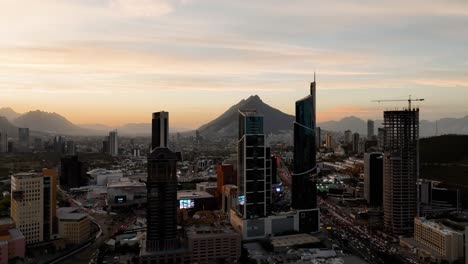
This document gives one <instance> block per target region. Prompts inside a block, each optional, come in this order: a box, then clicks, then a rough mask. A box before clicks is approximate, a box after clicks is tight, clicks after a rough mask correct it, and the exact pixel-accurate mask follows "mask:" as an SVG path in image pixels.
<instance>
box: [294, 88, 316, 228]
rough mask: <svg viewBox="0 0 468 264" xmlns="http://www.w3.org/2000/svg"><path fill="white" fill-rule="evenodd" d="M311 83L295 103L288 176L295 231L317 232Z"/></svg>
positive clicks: (314, 105)
mask: <svg viewBox="0 0 468 264" xmlns="http://www.w3.org/2000/svg"><path fill="white" fill-rule="evenodd" d="M315 109H316V93H315V81H314V82H312V83H311V85H310V94H309V95H308V96H306V97H305V98H303V99H301V100H299V101H296V121H295V122H294V174H293V175H292V190H291V207H292V208H293V209H296V210H298V211H299V212H300V215H301V216H300V218H299V231H300V232H317V231H318V229H319V220H318V218H319V215H318V209H317V184H316V179H315V177H316V176H317V163H316V151H317V150H316V146H315V133H316V131H315V125H316V117H315V113H316V110H315Z"/></svg>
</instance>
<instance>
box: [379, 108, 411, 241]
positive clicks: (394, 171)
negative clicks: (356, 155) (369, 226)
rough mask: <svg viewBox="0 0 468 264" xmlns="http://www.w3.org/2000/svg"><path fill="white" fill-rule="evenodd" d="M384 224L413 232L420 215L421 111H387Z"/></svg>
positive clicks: (397, 231)
mask: <svg viewBox="0 0 468 264" xmlns="http://www.w3.org/2000/svg"><path fill="white" fill-rule="evenodd" d="M384 126H385V138H384V225H385V229H386V230H387V231H388V232H390V233H392V234H394V235H406V234H411V233H413V230H414V217H415V216H416V215H417V188H416V182H417V178H418V170H419V168H418V139H419V109H406V110H403V111H385V112H384Z"/></svg>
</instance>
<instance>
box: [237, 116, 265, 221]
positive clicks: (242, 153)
mask: <svg viewBox="0 0 468 264" xmlns="http://www.w3.org/2000/svg"><path fill="white" fill-rule="evenodd" d="M237 146H238V150H237V153H238V167H237V172H238V180H237V184H238V186H237V187H238V189H237V191H238V208H237V209H238V212H239V213H240V215H241V216H242V218H243V219H257V218H262V217H265V216H266V215H267V192H266V186H267V183H266V169H265V166H266V160H265V135H264V134H263V116H261V115H258V114H257V113H256V112H255V111H242V110H239V141H238V144H237ZM270 185H271V184H270ZM269 195H271V193H270V194H269Z"/></svg>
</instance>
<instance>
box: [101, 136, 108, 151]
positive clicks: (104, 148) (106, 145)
mask: <svg viewBox="0 0 468 264" xmlns="http://www.w3.org/2000/svg"><path fill="white" fill-rule="evenodd" d="M102 153H104V154H109V137H108V136H107V137H105V139H104V140H103V141H102Z"/></svg>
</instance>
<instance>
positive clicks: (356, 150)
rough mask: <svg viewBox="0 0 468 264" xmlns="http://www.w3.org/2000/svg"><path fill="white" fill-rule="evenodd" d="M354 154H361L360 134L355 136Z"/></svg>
mask: <svg viewBox="0 0 468 264" xmlns="http://www.w3.org/2000/svg"><path fill="white" fill-rule="evenodd" d="M353 152H354V153H359V133H354V134H353Z"/></svg>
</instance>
